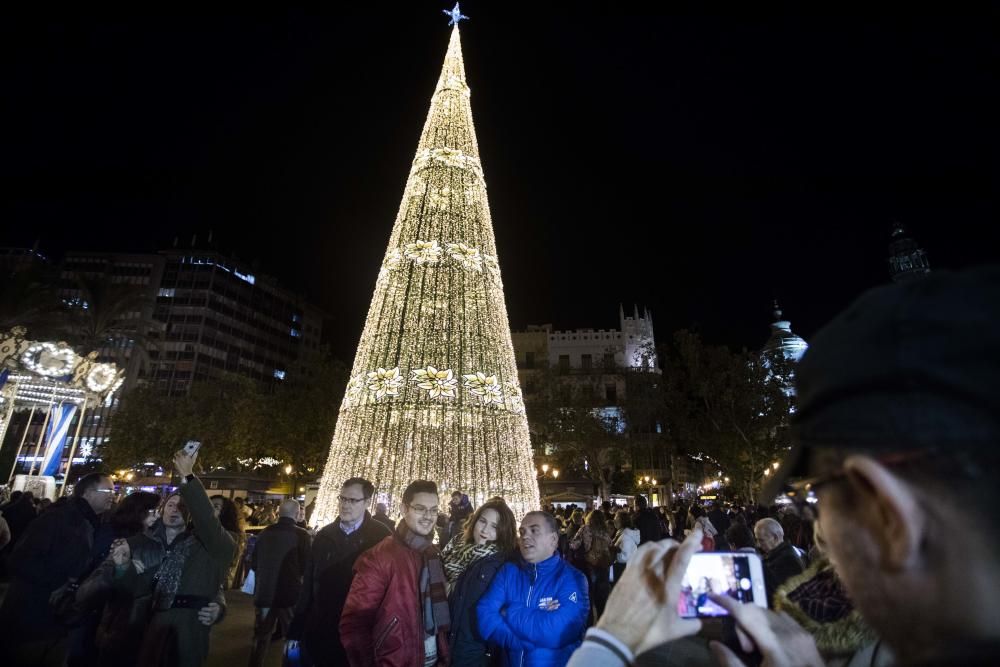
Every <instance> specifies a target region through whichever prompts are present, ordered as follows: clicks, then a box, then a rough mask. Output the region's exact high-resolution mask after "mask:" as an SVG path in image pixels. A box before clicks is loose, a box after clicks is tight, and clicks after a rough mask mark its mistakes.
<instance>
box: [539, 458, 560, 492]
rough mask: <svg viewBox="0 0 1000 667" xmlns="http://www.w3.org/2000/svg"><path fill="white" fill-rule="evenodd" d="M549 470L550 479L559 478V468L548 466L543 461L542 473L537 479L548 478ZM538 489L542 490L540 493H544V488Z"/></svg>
mask: <svg viewBox="0 0 1000 667" xmlns="http://www.w3.org/2000/svg"><path fill="white" fill-rule="evenodd" d="M550 470H551V471H552V479H559V469H558V468H553V467H551V466H549V464H548V463H543V464H542V474H541V475H540V476H539V478H538V479H539V481H544V480H545V479H546V478H548V477H549V471H550ZM538 486H539V487H541V486H542V485H541V484H539V485H538ZM539 490H540V491H542V495H545V493H544V489H542V488H539Z"/></svg>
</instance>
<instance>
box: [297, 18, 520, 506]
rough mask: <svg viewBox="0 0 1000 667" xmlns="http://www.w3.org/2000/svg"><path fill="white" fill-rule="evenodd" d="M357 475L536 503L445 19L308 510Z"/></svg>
mask: <svg viewBox="0 0 1000 667" xmlns="http://www.w3.org/2000/svg"><path fill="white" fill-rule="evenodd" d="M354 476H359V477H364V478H366V479H369V480H370V481H371V482H372V483H374V485H375V489H376V495H375V499H376V500H377V501H379V502H386V503H387V504H388V505H389V506H390V508H398V506H399V503H400V501H401V498H402V494H403V490H404V489H405V488H406V486H407V484H409V482H410V481H412V480H414V479H428V480H432V481H434V482H437V484H438V488H439V489H440V491H441V494H442V501H443V502H444V501H445V499H446V498H447V496H448V495H449V494H450V492H451V491H453V490H460V491H462V492H464V493H467V494H468V495H469V497H470V499H472V501H473V503H474V504H477V505H478V504H480V503H482V502H484V501H485V500H486V499H488V498H490V497H492V496H502V497H503V498H504V499H506V500H507V502H508V504H509V505H510V506H511V509H512V510H514V513H515V514H516V515H518V516H521V515H523V514H524V513H525V512H528V511H530V510H533V509H537V508H538V504H539V499H538V485H537V482H536V477H535V469H534V464H533V462H532V455H531V443H530V441H529V438H528V423H527V419H526V418H525V413H524V403H523V401H522V398H521V390H520V386H519V383H518V379H517V367H516V364H515V361H514V348H513V346H512V344H511V337H510V326H509V324H508V321H507V308H506V305H505V304H504V295H503V283H502V282H501V280H500V267H499V264H498V262H497V252H496V241H495V239H494V237H493V224H492V221H491V219H490V209H489V205H488V203H487V199H486V182H485V181H484V179H483V169H482V165H481V164H480V161H479V148H478V146H477V143H476V134H475V128H474V127H473V124H472V107H471V105H470V103H469V87H468V85H466V82H465V65H464V63H463V62H462V46H461V40H460V38H459V31H458V26H457V25H456V26H455V28H454V29H453V30H452V33H451V42H450V43H449V45H448V54H447V55H446V56H445V61H444V67H443V68H442V70H441V77H440V79H439V80H438V83H437V87H436V88H435V90H434V95H433V97H432V99H431V107H430V112H429V113H428V115H427V120H426V122H425V123H424V129H423V132H422V133H421V135H420V143H419V144H418V146H417V154H416V157H415V158H414V160H413V165H412V167H411V168H410V175H409V178H408V179H407V182H406V190H405V191H404V193H403V201H402V203H400V206H399V213H398V214H397V216H396V222H395V224H394V225H393V228H392V234H391V236H390V237H389V247H388V249H387V250H386V254H385V258H384V259H383V260H382V266H381V269H380V270H379V272H378V279H377V280H376V282H375V293H374V296H373V297H372V302H371V306H370V308H369V310H368V318H367V320H366V321H365V326H364V331H363V333H362V334H361V341H360V343H359V345H358V351H357V356H356V357H355V358H354V366H353V370H352V372H351V378H350V381H349V383H348V387H347V391H346V392H345V396H344V400H343V403H342V405H341V408H340V415H339V417H338V420H337V427H336V430H335V432H334V435H333V442H332V444H331V447H330V456H329V459H328V461H327V464H326V468H325V469H324V471H323V478H322V481H321V483H320V489H319V495H318V497H317V501H316V509H315V511H314V513H313V523H316V524H319V525H322V524H325V523H327V522H329V521H331V520H333V519H334V518H335V517H336V516H337V514H338V506H337V505H338V495H339V491H340V487H341V484H342V483H343V482H344V480H346V479H348V478H350V477H354Z"/></svg>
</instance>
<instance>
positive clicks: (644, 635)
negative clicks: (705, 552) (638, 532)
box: [597, 527, 702, 655]
mask: <svg viewBox="0 0 1000 667" xmlns="http://www.w3.org/2000/svg"><path fill="white" fill-rule="evenodd" d="M701 538H702V531H701V528H700V527H699V528H696V529H695V530H692V531H691V534H690V535H689V536H688V537H687V539H685V540H684V543H683V544H678V543H677V542H675V541H674V540H661V541H659V542H647V543H646V544H643V545H642V546H641V547H639V550H638V551H636V552H635V554H634V555H633V556H632V558H631V559H630V560H629V563H628V565H627V566H626V567H625V572H624V573H623V574H622V577H621V579H620V580H619V581H618V583H617V584H616V585H615V588H614V590H612V591H611V596H610V597H609V598H608V602H607V605H606V606H605V608H604V613H603V614H602V615H601V618H600V619H599V620H598V622H597V627H598V628H600V629H602V630H604V631H605V632H609V633H611V634H612V635H614V636H615V637H617V638H618V639H619V640H620V641H621V642H622V643H624V644H625V645H626V646H628V647H629V649H630V650H631V651H632V653H633V654H636V655H638V654H639V653H642V652H643V651H646V650H648V649H650V648H653V647H655V646H659V645H661V644H665V643H666V642H669V641H673V640H674V639H680V638H681V637H687V636H688V635H693V634H696V633H697V632H698V630H699V628H700V627H701V621H699V620H698V619H684V618H681V617H680V616H679V615H678V614H677V606H678V595H679V594H680V588H681V577H682V576H683V574H684V572H685V571H686V570H687V566H688V562H689V561H690V559H691V556H692V555H693V554H694V553H695V552H696V551H697V550H698V549H700V548H701Z"/></svg>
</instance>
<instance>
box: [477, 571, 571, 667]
mask: <svg viewBox="0 0 1000 667" xmlns="http://www.w3.org/2000/svg"><path fill="white" fill-rule="evenodd" d="M554 601H558V602H559V608H558V609H556V610H554V611H548V610H546V609H544V607H545V606H546V605H547V604H548V603H549V602H554ZM589 612H590V597H589V594H588V590H587V578H586V577H585V576H584V575H583V573H582V572H580V571H579V570H577V569H576V568H574V567H573V566H571V565H569V564H568V563H566V561H564V560H563V559H562V558H560V557H559V556H558V554H557V555H553V556H551V557H550V558H548V559H546V560H544V561H542V562H541V563H528V562H526V561H524V560H523V559H521V558H518V559H517V561H515V562H512V563H507V564H506V565H504V566H503V567H502V568H500V571H499V572H498V573H497V575H496V577H494V578H493V583H492V584H491V585H490V587H489V589H488V590H487V591H486V593H485V594H484V595H483V597H482V598H481V599H480V600H479V604H478V605H477V606H476V616H477V622H478V625H479V634H480V636H481V637H483V638H484V639H486V640H487V641H488V642H490V643H493V644H498V645H500V646H502V647H503V649H504V651H505V652H506V655H507V664H509V665H517V666H518V667H547V666H549V665H553V666H555V665H559V666H560V667H561V666H562V665H565V664H566V662H567V661H568V660H569V657H570V655H572V653H573V651H574V650H575V649H576V647H577V646H579V645H580V643H581V641H582V640H583V631H584V629H585V627H586V624H587V615H588V614H589Z"/></svg>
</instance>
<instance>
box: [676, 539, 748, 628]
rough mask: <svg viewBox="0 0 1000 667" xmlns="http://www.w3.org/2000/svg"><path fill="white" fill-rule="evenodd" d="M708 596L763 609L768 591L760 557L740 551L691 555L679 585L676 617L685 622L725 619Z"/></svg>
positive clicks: (723, 614) (724, 613)
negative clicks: (699, 619) (686, 619)
mask: <svg viewBox="0 0 1000 667" xmlns="http://www.w3.org/2000/svg"><path fill="white" fill-rule="evenodd" d="M709 594H714V595H725V596H728V597H731V598H733V599H734V600H736V601H737V602H739V603H740V604H755V605H757V606H759V607H764V608H766V607H767V591H766V589H765V587H764V568H763V565H762V564H761V560H760V556H758V555H757V554H755V553H750V552H743V551H735V552H707V553H696V554H694V555H693V556H692V557H691V562H690V563H689V564H688V568H687V571H686V572H685V573H684V579H683V581H682V582H681V597H680V600H679V601H678V603H677V611H678V613H679V614H680V615H681V616H682V617H684V618H713V617H717V616H728V615H729V614H728V612H727V611H726V610H725V609H723V608H722V607H720V606H719V605H717V604H715V603H714V602H712V600H711V599H709V597H708V596H709Z"/></svg>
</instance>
